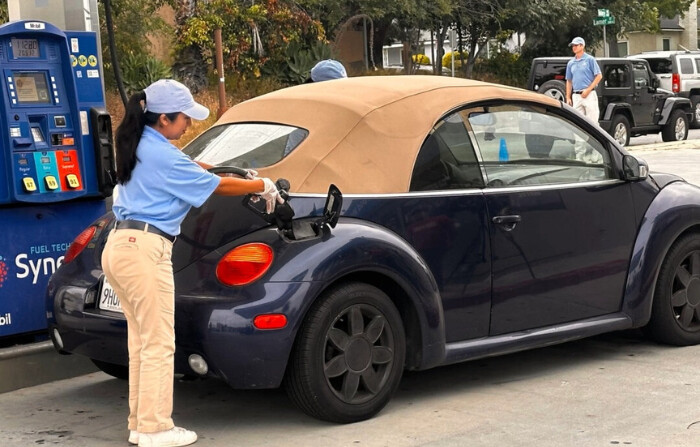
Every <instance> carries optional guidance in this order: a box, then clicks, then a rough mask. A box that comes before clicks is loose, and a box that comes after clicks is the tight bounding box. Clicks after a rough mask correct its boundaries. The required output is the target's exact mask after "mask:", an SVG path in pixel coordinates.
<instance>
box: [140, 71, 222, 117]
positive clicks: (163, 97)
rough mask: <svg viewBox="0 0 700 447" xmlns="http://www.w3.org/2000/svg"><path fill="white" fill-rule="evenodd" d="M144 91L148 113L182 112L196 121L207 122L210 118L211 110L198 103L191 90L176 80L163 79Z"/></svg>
mask: <svg viewBox="0 0 700 447" xmlns="http://www.w3.org/2000/svg"><path fill="white" fill-rule="evenodd" d="M144 91H145V92H146V111H148V112H153V113H175V112H182V113H184V114H185V115H187V116H189V117H190V118H194V119H196V120H205V119H207V117H208V116H209V109H207V108H206V107H204V106H203V105H201V104H199V103H198V102H196V101H195V100H194V98H193V97H192V93H190V89H188V88H187V87H186V86H185V85H184V84H182V83H180V82H177V81H176V80H174V79H161V80H159V81H156V82H154V83H153V84H151V85H149V86H148V87H146V88H145V90H144Z"/></svg>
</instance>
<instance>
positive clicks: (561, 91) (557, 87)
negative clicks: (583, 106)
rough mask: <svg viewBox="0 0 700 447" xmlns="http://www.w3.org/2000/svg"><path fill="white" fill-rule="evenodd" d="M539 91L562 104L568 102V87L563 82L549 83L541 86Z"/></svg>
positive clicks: (553, 81) (554, 81)
mask: <svg viewBox="0 0 700 447" xmlns="http://www.w3.org/2000/svg"><path fill="white" fill-rule="evenodd" d="M538 91H539V92H540V93H542V94H543V95H547V96H551V97H552V98H554V99H558V100H559V101H561V102H564V101H566V85H565V84H564V83H563V82H562V81H556V80H552V81H547V82H545V83H544V84H542V86H540V89H539V90H538Z"/></svg>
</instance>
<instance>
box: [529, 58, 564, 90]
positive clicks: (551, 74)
mask: <svg viewBox="0 0 700 447" xmlns="http://www.w3.org/2000/svg"><path fill="white" fill-rule="evenodd" d="M565 77H566V61H538V62H536V65H535V85H542V84H543V83H545V82H546V81H549V80H551V79H558V80H560V81H563V80H564V79H565Z"/></svg>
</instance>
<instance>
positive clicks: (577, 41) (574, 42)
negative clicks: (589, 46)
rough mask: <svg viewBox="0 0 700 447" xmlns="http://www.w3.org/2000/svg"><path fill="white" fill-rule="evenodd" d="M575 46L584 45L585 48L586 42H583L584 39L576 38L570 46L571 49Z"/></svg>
mask: <svg viewBox="0 0 700 447" xmlns="http://www.w3.org/2000/svg"><path fill="white" fill-rule="evenodd" d="M574 45H583V46H584V47H585V46H586V41H585V40H583V37H574V39H573V40H572V41H571V43H570V44H569V46H570V47H572V46H574Z"/></svg>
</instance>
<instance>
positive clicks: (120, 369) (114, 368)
mask: <svg viewBox="0 0 700 447" xmlns="http://www.w3.org/2000/svg"><path fill="white" fill-rule="evenodd" d="M90 360H91V361H92V363H94V364H95V366H97V367H98V368H99V369H100V371H102V372H103V373H106V374H109V375H110V376H112V377H115V378H117V379H120V380H129V367H128V366H122V365H115V364H114V363H107V362H103V361H101V360H95V359H90Z"/></svg>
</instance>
